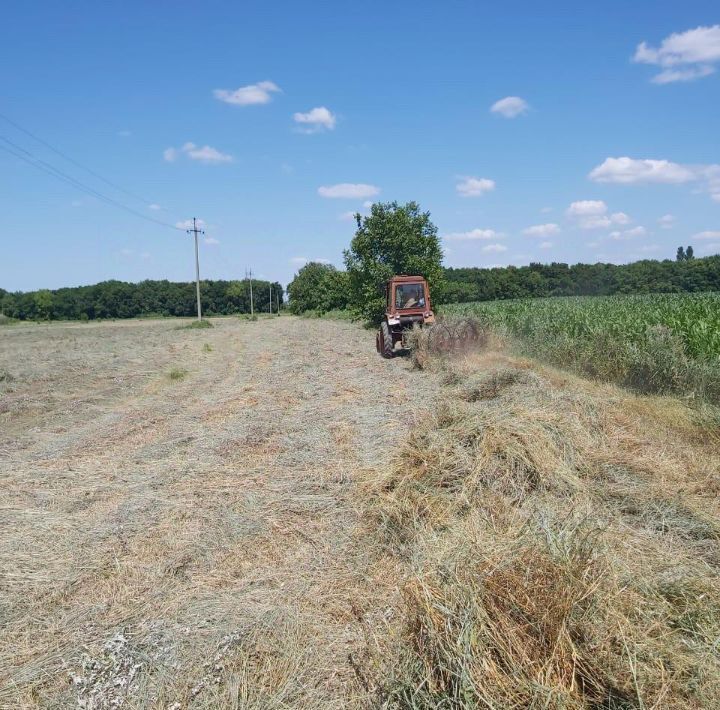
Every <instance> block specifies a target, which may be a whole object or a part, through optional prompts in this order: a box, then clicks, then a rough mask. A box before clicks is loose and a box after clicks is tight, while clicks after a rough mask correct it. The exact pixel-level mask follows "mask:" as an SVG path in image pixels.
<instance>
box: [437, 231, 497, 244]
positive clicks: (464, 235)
mask: <svg viewBox="0 0 720 710" xmlns="http://www.w3.org/2000/svg"><path fill="white" fill-rule="evenodd" d="M503 236H504V235H503V234H502V233H500V232H496V231H495V230H494V229H471V230H470V231H469V232H451V233H450V234H446V235H445V236H444V237H443V239H446V240H448V241H458V242H464V241H476V240H478V239H502V237H503Z"/></svg>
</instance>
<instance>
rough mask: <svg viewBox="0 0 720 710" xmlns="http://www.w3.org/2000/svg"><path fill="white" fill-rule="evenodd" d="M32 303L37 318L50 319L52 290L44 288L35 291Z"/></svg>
mask: <svg viewBox="0 0 720 710" xmlns="http://www.w3.org/2000/svg"><path fill="white" fill-rule="evenodd" d="M33 305H34V306H35V313H36V315H37V317H38V318H42V319H43V320H50V318H51V317H52V308H53V295H52V292H51V291H49V290H48V289H46V288H43V289H40V290H39V291H35V293H34V295H33Z"/></svg>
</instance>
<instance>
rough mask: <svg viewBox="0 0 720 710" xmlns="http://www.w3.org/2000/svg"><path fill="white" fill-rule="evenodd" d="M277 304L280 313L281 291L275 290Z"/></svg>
mask: <svg viewBox="0 0 720 710" xmlns="http://www.w3.org/2000/svg"><path fill="white" fill-rule="evenodd" d="M275 305H276V306H277V314H278V315H280V291H275Z"/></svg>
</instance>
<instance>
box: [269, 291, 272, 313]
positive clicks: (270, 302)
mask: <svg viewBox="0 0 720 710" xmlns="http://www.w3.org/2000/svg"><path fill="white" fill-rule="evenodd" d="M269 291H270V300H269V301H268V313H270V315H272V284H270V286H269Z"/></svg>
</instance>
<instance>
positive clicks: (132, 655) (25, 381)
mask: <svg viewBox="0 0 720 710" xmlns="http://www.w3.org/2000/svg"><path fill="white" fill-rule="evenodd" d="M329 329H332V337H328V330H329ZM250 330H254V328H253V327H252V326H248V327H247V330H245V328H244V326H243V323H242V322H241V321H240V320H238V319H232V320H228V321H227V322H223V323H219V324H218V327H216V328H214V329H213V330H212V331H206V333H204V334H202V335H200V334H199V333H198V334H193V333H191V332H187V333H184V334H182V336H181V335H180V334H178V332H173V329H172V328H167V327H163V326H162V324H159V325H153V326H152V327H151V326H150V325H148V324H141V323H138V324H135V325H133V326H132V327H125V326H120V325H116V324H112V325H110V324H108V325H105V326H98V329H97V330H95V329H94V328H90V329H82V330H78V329H76V328H73V327H67V328H64V329H63V330H54V329H53V328H50V327H48V328H47V329H46V330H44V331H42V332H41V331H40V330H38V331H37V332H38V333H39V334H40V335H35V334H31V333H29V332H28V333H27V334H23V332H22V331H18V334H19V337H21V338H27V339H28V340H26V341H20V340H18V341H17V342H16V345H18V346H20V349H21V350H22V352H25V353H27V352H30V353H36V355H34V356H33V357H35V358H36V359H33V358H29V359H26V360H24V361H21V360H19V359H17V358H14V357H10V358H6V360H7V363H5V362H4V363H3V367H6V369H7V371H8V372H9V373H10V375H11V376H10V377H9V378H8V379H7V380H5V381H3V383H2V384H3V386H4V387H5V390H4V392H3V394H4V395H5V396H4V400H3V402H4V404H3V407H0V415H1V416H2V422H3V423H4V425H5V426H6V431H5V434H4V435H3V436H2V437H0V475H2V484H3V490H4V491H5V492H6V497H5V500H4V502H3V518H2V520H3V536H2V538H1V540H0V585H2V595H0V626H1V627H2V634H1V635H0V637H1V639H2V640H1V641H0V707H48V706H68V705H78V706H81V707H87V708H90V707H92V708H104V707H113V706H123V707H129V708H140V707H143V708H144V707H162V708H172V709H173V710H179V709H180V708H185V707H188V708H189V707H192V708H203V707H206V708H210V707H235V708H288V707H302V708H327V707H353V708H366V707H385V708H428V709H429V708H473V707H488V708H527V707H543V708H581V707H583V708H585V707H588V708H601V707H604V708H664V707H672V708H688V709H689V708H697V707H702V708H711V707H716V706H717V701H718V698H720V667H719V663H718V643H719V642H718V638H719V636H720V582H719V580H718V574H717V567H718V564H720V551H719V548H718V537H720V529H719V526H718V504H717V500H718V498H717V496H718V492H720V476H719V475H718V470H719V465H720V456H719V454H718V443H719V442H720V433H719V430H718V427H717V418H716V416H715V415H714V411H715V410H713V409H711V408H695V409H691V408H689V407H688V406H687V405H686V404H685V403H683V402H681V401H679V400H676V399H671V398H659V397H657V398H654V397H645V396H638V395H633V394H629V393H628V392H626V391H623V390H621V389H619V388H617V387H614V386H611V385H603V384H598V383H592V382H588V381H587V380H584V379H581V378H578V377H575V376H574V375H569V374H567V373H563V372H560V371H557V370H554V369H551V368H547V367H544V366H542V365H539V364H537V363H536V362H533V361H531V360H528V359H524V358H521V357H517V356H514V355H512V354H508V352H507V351H506V350H505V349H504V347H503V344H502V343H500V342H497V341H495V340H493V339H492V338H488V339H486V340H484V342H485V346H484V348H483V349H482V350H481V351H480V350H478V351H472V352H465V353H456V354H455V355H454V356H453V357H452V358H441V357H437V356H435V355H433V354H432V353H426V355H427V356H426V357H425V358H424V359H422V358H421V361H417V360H416V362H415V367H414V368H413V365H412V363H411V362H409V361H408V360H406V359H401V358H398V359H396V360H394V361H391V362H387V361H383V360H381V359H380V358H377V356H376V354H375V353H374V351H373V350H372V343H371V342H370V336H369V335H368V334H367V333H365V332H364V331H362V330H361V329H358V328H356V327H354V326H351V325H348V324H345V323H340V322H328V321H324V320H322V321H315V322H313V321H303V320H300V319H290V318H284V319H278V320H277V321H274V322H273V323H270V322H268V324H266V326H265V329H264V333H263V338H262V339H258V338H257V337H256V336H255V334H254V333H251V332H250ZM37 337H41V338H42V339H43V343H44V345H45V350H43V351H40V350H35V349H33V347H31V346H32V345H37V344H38V342H37V341H36V340H33V339H34V338H37ZM183 338H188V341H187V342H184V341H183ZM8 342H9V341H8ZM202 343H207V344H210V345H211V349H210V350H208V349H207V348H205V347H204V346H202V345H201V344H202ZM328 343H330V347H328V345H327V344H328ZM363 348H365V349H366V350H367V352H364V351H363ZM9 353H10V355H12V354H13V351H12V350H10V351H9ZM40 353H42V355H43V356H42V357H41V356H40ZM239 353H241V355H242V358H239V357H238V354H239ZM49 354H50V355H52V357H51V358H50V359H49V361H48V355H49ZM340 362H341V363H342V367H339V366H338V364H339V363H340ZM248 363H252V367H248V366H247V365H248ZM170 367H178V368H184V369H187V370H188V374H187V376H186V377H185V378H180V379H178V380H176V381H175V382H172V383H170V382H169V381H168V379H167V375H166V374H163V373H167V372H168V369H169V368H170ZM388 383H391V384H388Z"/></svg>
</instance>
